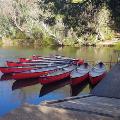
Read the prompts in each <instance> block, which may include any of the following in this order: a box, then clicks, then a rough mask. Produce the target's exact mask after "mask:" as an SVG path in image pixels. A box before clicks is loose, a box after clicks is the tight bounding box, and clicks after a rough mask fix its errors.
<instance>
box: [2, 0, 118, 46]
mask: <svg viewBox="0 0 120 120" xmlns="http://www.w3.org/2000/svg"><path fill="white" fill-rule="evenodd" d="M0 26H1V27H0V37H2V38H9V39H12V41H13V43H14V44H16V43H15V42H16V40H17V42H18V41H20V43H24V42H25V43H26V41H27V43H28V42H30V43H32V44H36V45H51V44H52V45H55V44H60V45H80V44H96V43H97V42H98V41H101V40H111V39H113V38H114V37H115V35H116V33H119V31H120V1H119V0H0ZM21 41H22V42H21Z"/></svg>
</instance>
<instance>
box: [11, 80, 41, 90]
mask: <svg viewBox="0 0 120 120" xmlns="http://www.w3.org/2000/svg"><path fill="white" fill-rule="evenodd" d="M38 83H39V81H38V79H27V80H23V81H20V80H18V81H15V82H14V83H13V85H12V90H15V89H20V88H23V87H27V86H32V85H35V84H38Z"/></svg>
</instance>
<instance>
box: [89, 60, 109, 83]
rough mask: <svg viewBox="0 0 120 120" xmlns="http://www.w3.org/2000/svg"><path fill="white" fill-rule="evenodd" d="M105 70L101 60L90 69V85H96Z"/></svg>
mask: <svg viewBox="0 0 120 120" xmlns="http://www.w3.org/2000/svg"><path fill="white" fill-rule="evenodd" d="M106 73H107V70H106V67H105V65H104V64H103V63H102V62H99V63H98V64H97V65H96V66H95V67H93V68H92V70H91V71H90V72H89V77H90V83H91V85H96V84H97V83H98V82H100V81H101V80H102V79H103V78H104V77H105V75H106Z"/></svg>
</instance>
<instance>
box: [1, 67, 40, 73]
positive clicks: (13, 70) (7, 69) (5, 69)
mask: <svg viewBox="0 0 120 120" xmlns="http://www.w3.org/2000/svg"><path fill="white" fill-rule="evenodd" d="M39 68H41V66H33V67H29V66H28V67H27V66H26V67H24V66H22V67H0V71H1V72H2V73H5V74H7V73H18V72H24V71H28V70H33V69H39Z"/></svg>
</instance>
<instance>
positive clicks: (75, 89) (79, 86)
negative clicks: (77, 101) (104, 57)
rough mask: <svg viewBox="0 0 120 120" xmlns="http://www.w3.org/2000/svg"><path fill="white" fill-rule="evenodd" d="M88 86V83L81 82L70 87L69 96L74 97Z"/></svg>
mask: <svg viewBox="0 0 120 120" xmlns="http://www.w3.org/2000/svg"><path fill="white" fill-rule="evenodd" d="M87 85H88V81H83V82H81V83H80V84H77V85H74V86H73V85H71V96H76V95H78V94H79V93H80V92H82V90H83V89H84V88H85V87H86V86H87Z"/></svg>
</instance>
